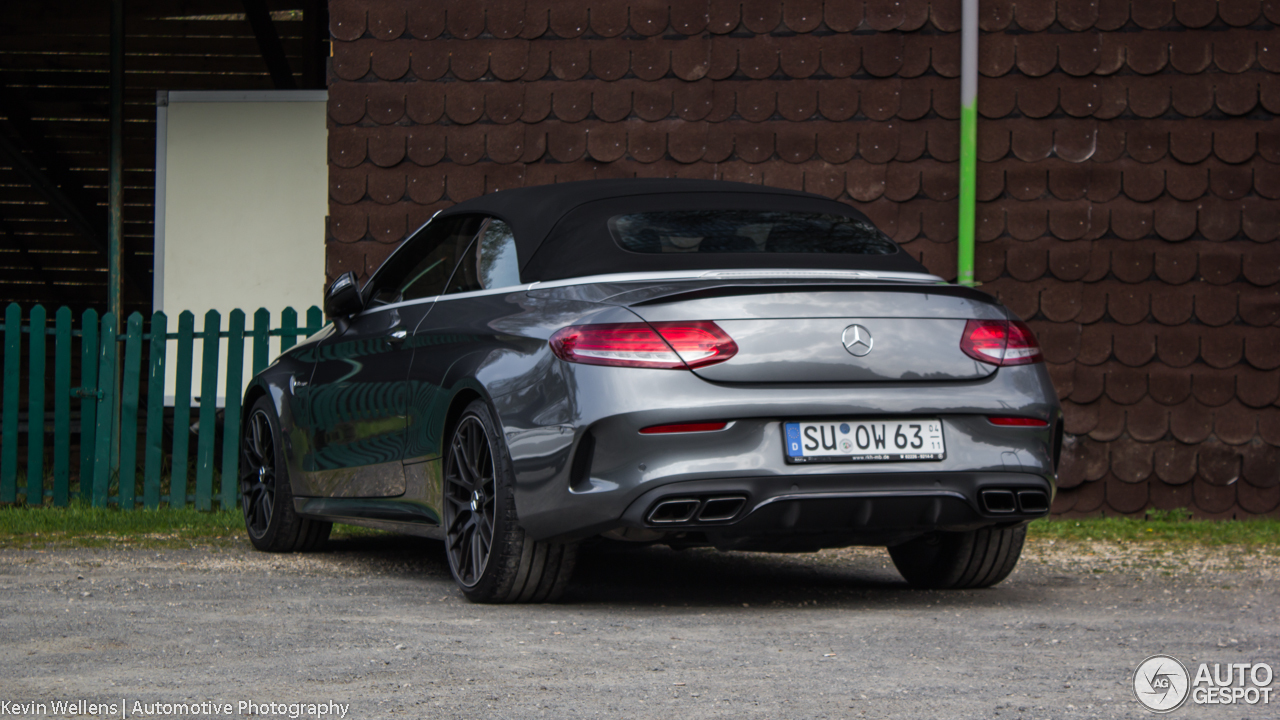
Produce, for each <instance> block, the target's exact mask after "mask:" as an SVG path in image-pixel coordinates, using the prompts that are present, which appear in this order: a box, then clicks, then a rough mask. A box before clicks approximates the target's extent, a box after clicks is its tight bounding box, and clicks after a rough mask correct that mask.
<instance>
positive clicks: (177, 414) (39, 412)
mask: <svg viewBox="0 0 1280 720" xmlns="http://www.w3.org/2000/svg"><path fill="white" fill-rule="evenodd" d="M306 319H307V322H306V325H305V326H301V327H300V326H299V325H298V313H297V311H296V310H294V309H293V308H286V309H285V310H284V311H283V312H281V314H280V326H279V327H277V328H272V327H270V324H271V314H270V313H269V312H268V311H267V310H266V309H259V310H257V311H256V312H255V313H254V314H253V327H252V328H251V329H246V327H245V313H244V311H243V310H232V311H231V312H230V313H229V315H228V318H227V326H226V329H225V330H224V329H223V328H222V316H221V314H219V313H218V311H216V310H210V311H209V312H207V313H205V315H204V327H203V329H202V330H200V331H199V332H197V331H196V330H195V316H194V315H193V314H192V313H191V312H189V311H184V312H182V313H181V314H179V315H178V327H177V332H169V319H168V317H167V316H166V315H165V314H164V313H163V312H157V313H155V314H153V315H152V316H151V320H150V323H148V324H146V325H145V327H144V322H143V316H142V315H141V314H139V313H133V314H132V315H130V316H129V317H128V319H127V321H126V322H125V323H124V331H123V332H121V333H119V334H117V333H116V331H115V328H116V319H115V316H114V315H112V314H111V313H106V314H105V315H103V316H102V317H101V318H99V317H98V313H97V311H95V310H86V311H84V313H83V314H82V315H81V317H80V323H79V327H73V319H72V312H71V309H70V308H67V307H62V308H59V309H58V311H57V312H56V313H55V314H54V318H53V325H52V327H50V326H49V323H48V317H47V315H46V313H45V309H44V308H43V307H41V306H39V305H37V306H35V307H33V308H32V309H31V312H30V313H29V314H28V316H27V318H25V319H24V318H23V317H22V310H21V308H20V307H19V306H18V305H17V304H16V303H11V304H9V306H8V307H7V308H6V309H5V314H4V324H3V325H0V331H2V332H3V338H4V383H3V395H2V396H0V503H14V502H18V501H19V499H20V497H22V496H25V502H26V504H28V505H38V504H42V503H43V502H44V501H45V499H46V498H49V499H51V501H52V503H53V504H54V505H66V504H67V503H68V501H69V500H70V498H71V496H72V487H73V486H72V478H73V473H74V477H75V479H76V480H77V481H78V482H79V496H80V497H81V498H82V499H83V500H84V501H86V502H88V503H91V504H92V505H93V506H95V507H106V506H107V505H109V504H114V505H117V506H119V507H120V508H122V509H132V508H136V507H147V508H155V507H158V506H159V505H160V503H168V505H170V506H171V507H184V506H186V505H187V504H188V502H189V501H191V500H194V502H195V507H196V508H197V509H199V510H209V509H212V507H213V505H214V503H215V502H217V503H218V504H219V505H221V507H222V508H224V509H228V508H232V507H235V505H236V502H237V500H238V495H239V489H238V487H237V478H236V474H237V473H236V471H235V468H236V467H237V466H238V463H239V442H240V437H239V435H240V433H239V430H240V425H239V423H238V422H235V421H232V422H226V423H222V425H224V431H223V433H222V447H221V448H218V447H217V430H218V426H219V424H220V423H219V422H218V418H217V412H218V410H217V405H216V398H217V395H218V375H219V372H218V365H219V359H218V356H219V348H220V346H223V345H222V343H223V341H225V343H226V344H225V346H224V347H225V348H226V357H227V368H226V375H225V386H224V392H225V397H226V401H225V409H224V411H225V417H226V418H232V419H237V418H239V416H240V397H241V388H242V387H243V384H244V379H245V375H244V355H245V352H244V351H245V343H246V341H248V342H251V343H252V345H251V351H252V361H251V364H252V372H253V373H257V372H258V371H259V370H261V369H263V368H265V367H266V366H267V362H268V360H269V356H270V350H269V342H270V340H269V338H271V337H279V338H280V350H281V351H284V350H287V349H289V348H291V347H293V346H294V345H295V344H296V343H297V341H298V338H302V337H307V336H308V335H311V334H313V333H315V332H316V331H318V330H319V329H320V327H321V325H322V323H323V316H322V314H321V312H320V308H318V307H314V306H313V307H311V308H309V309H308V310H307V318H306ZM24 338H25V339H26V341H25V342H24ZM50 339H52V347H49V346H48V343H49V341H50ZM197 339H199V340H201V341H202V346H203V347H202V352H201V357H200V368H201V372H200V378H201V382H200V388H199V395H198V396H196V397H195V398H193V397H192V384H193V380H192V379H193V377H194V375H193V368H194V363H193V361H194V358H193V357H192V355H193V349H194V342H195V340H197ZM168 340H177V352H176V357H169V355H170V353H169V352H168V345H169V343H168V342H167V341H168ZM24 345H25V350H26V352H25V357H26V365H25V368H24V366H23V362H22V361H23V357H24V352H23V351H24ZM76 346H78V348H77V347H76ZM77 349H78V351H79V353H78V355H75V354H73V353H75V351H76V350H77ZM50 351H52V366H53V377H52V383H53V385H52V388H50V387H49V385H48V383H49V380H50V378H49V374H48V372H47V369H48V365H49V360H50ZM144 355H145V356H146V361H145V364H144V361H143V356H144ZM75 358H78V359H79V385H77V386H74V387H73V386H72V385H71V382H72V377H71V376H72V371H73V365H74V364H75V363H73V359H75ZM167 362H174V363H176V387H175V392H174V403H173V416H172V428H173V432H172V438H173V440H172V446H171V447H168V448H166V447H165V442H164V440H165V427H166V423H165V407H164V395H165V366H166V363H167ZM24 369H25V371H26V393H25V395H24V393H23V392H22V390H23V370H24ZM116 377H119V378H120V383H119V388H118V392H119V397H116V394H117V384H116V382H114V378H116ZM144 377H145V380H144ZM50 390H52V392H50ZM24 397H25V400H26V403H25V410H26V411H25V413H24V412H21V411H22V403H21V401H22V400H23V399H24ZM48 398H51V399H52V405H53V407H52V408H48V407H46V404H47V403H46V399H48ZM193 399H196V400H198V401H199V407H198V409H197V412H198V413H199V414H198V416H197V419H198V427H199V430H198V433H197V434H196V439H195V445H196V447H195V463H194V467H191V465H192V463H191V462H190V460H191V457H190V451H191V435H192V433H191V432H189V431H188V428H189V426H190V424H191V412H192V400H193ZM73 402H78V403H79V411H80V412H79V423H78V433H77V432H74V431H73V415H72V407H73V405H72V404H73ZM50 410H52V414H50V412H49V411H50ZM24 416H25V420H26V427H27V431H26V468H25V469H26V473H25V487H20V483H19V479H20V473H19V471H20V468H19V463H18V460H19V448H20V444H19V435H20V434H21V422H20V421H21V420H22V419H23V418H24ZM140 429H141V430H142V432H143V433H144V437H143V438H142V448H143V452H142V457H139V453H138V446H139V442H138V441H139V431H140ZM77 435H78V437H77ZM73 439H78V440H79V462H78V464H73V463H72V440H73ZM47 447H52V453H50V456H51V459H52V462H51V463H50V464H51V465H52V467H51V468H48V467H46V463H45V455H46V448H47ZM166 451H167V452H166ZM218 452H221V467H222V468H224V469H229V471H227V470H224V472H223V473H221V475H220V477H216V476H218V475H219V474H218V473H216V472H215V465H216V464H218V463H216V462H215V461H216V459H217V458H216V457H215V453H218ZM166 458H168V459H169V463H168V468H170V471H169V472H168V473H166V472H165V467H166V463H165V460H166ZM215 479H217V480H219V481H220V482H219V483H217V484H219V485H220V487H215ZM192 481H194V486H193V488H192V487H191V486H192ZM46 485H48V487H46ZM166 485H167V487H168V492H167V493H164V492H162V490H163V489H164V487H165V486H166ZM189 490H190V492H189Z"/></svg>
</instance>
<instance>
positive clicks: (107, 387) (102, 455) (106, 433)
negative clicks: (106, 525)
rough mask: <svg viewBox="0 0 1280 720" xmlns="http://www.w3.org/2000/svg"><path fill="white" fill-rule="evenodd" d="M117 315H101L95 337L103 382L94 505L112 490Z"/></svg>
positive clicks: (103, 502)
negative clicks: (112, 430) (99, 343)
mask: <svg viewBox="0 0 1280 720" xmlns="http://www.w3.org/2000/svg"><path fill="white" fill-rule="evenodd" d="M115 327H116V316H115V315H114V314H113V313H110V312H108V313H105V314H104V315H103V316H102V330H101V334H100V335H99V336H98V337H99V339H100V340H101V341H102V342H101V348H100V349H99V351H98V378H99V379H100V380H104V381H105V382H103V383H102V400H100V401H98V427H97V429H96V430H95V431H94V434H95V436H96V437H95V438H94V440H95V443H94V453H93V493H92V495H91V496H90V502H91V503H92V505H93V506H94V507H100V508H101V507H106V506H107V498H108V497H109V496H110V494H111V493H110V490H111V444H112V443H111V425H112V421H113V419H114V418H115V383H114V382H112V378H114V377H115V376H116V333H115Z"/></svg>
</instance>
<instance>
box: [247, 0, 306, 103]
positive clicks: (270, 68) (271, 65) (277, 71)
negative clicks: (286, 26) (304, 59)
mask: <svg viewBox="0 0 1280 720" xmlns="http://www.w3.org/2000/svg"><path fill="white" fill-rule="evenodd" d="M244 14H245V16H246V17H247V18H248V20H249V25H250V26H251V27H252V28H253V36H254V37H255V38H257V40H258V50H259V51H261V52H262V59H263V60H265V61H266V63H267V72H269V73H271V82H272V83H273V84H274V85H275V86H276V89H277V90H297V89H298V84H297V83H296V82H294V79H293V70H291V69H290V68H289V58H288V57H286V56H285V54H284V44H283V43H281V42H280V34H279V33H277V32H276V25H275V23H274V22H272V20H271V13H270V12H268V11H267V4H266V2H264V0H244Z"/></svg>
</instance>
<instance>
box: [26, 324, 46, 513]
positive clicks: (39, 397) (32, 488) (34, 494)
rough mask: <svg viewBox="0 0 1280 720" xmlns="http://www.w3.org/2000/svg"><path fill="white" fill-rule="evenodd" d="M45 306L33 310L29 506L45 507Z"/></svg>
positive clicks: (29, 380) (28, 463)
mask: <svg viewBox="0 0 1280 720" xmlns="http://www.w3.org/2000/svg"><path fill="white" fill-rule="evenodd" d="M44 320H45V314H44V306H43V305H36V306H35V307H33V308H31V319H30V325H29V326H30V328H31V339H30V341H29V344H30V347H31V353H30V356H29V357H30V358H31V359H30V360H28V365H27V368H28V375H27V504H28V505H43V504H44V340H45V338H44Z"/></svg>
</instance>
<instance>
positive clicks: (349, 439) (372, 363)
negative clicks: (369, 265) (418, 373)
mask: <svg viewBox="0 0 1280 720" xmlns="http://www.w3.org/2000/svg"><path fill="white" fill-rule="evenodd" d="M481 223H482V218H478V217H476V216H471V215H463V216H454V217H448V218H444V219H440V220H437V221H433V222H431V223H428V224H427V225H426V226H424V227H423V228H422V229H421V230H419V231H418V232H417V233H415V234H414V235H413V236H412V237H411V238H410V239H409V240H407V241H405V245H404V247H402V248H400V249H398V250H397V251H396V253H394V254H393V255H392V257H391V258H389V259H388V260H387V262H386V263H384V265H383V267H381V268H379V270H378V271H377V272H376V273H375V274H374V276H373V277H372V278H371V279H370V280H369V285H368V286H367V287H366V288H364V289H363V290H362V296H363V297H364V298H365V309H364V310H363V311H361V312H360V313H359V314H357V315H356V316H355V317H353V318H352V319H351V320H350V322H349V324H348V326H347V327H346V328H345V329H344V330H343V331H342V332H336V331H335V332H334V333H333V334H332V335H330V336H329V337H328V338H326V339H325V340H324V341H323V342H322V343H321V345H320V346H319V347H318V348H317V350H316V357H317V359H316V364H315V369H314V370H313V372H312V376H311V387H310V388H309V393H308V396H309V399H310V402H309V438H308V440H309V446H310V447H309V451H310V452H308V453H307V455H306V456H305V459H304V462H303V469H304V474H305V475H306V481H307V482H306V484H307V486H308V490H309V493H310V494H312V495H315V496H321V497H370V498H374V497H396V496H399V495H402V494H404V492H405V476H404V470H403V466H402V464H401V461H402V459H403V457H404V453H405V439H406V432H407V430H408V423H409V414H408V412H407V407H408V394H407V389H406V386H405V382H406V380H407V378H408V377H409V369H410V367H411V363H412V359H413V353H414V349H413V343H412V342H409V339H410V337H411V334H412V331H413V329H414V328H415V327H416V326H417V325H418V324H419V323H420V322H421V320H422V319H423V318H424V317H425V316H426V315H427V313H428V312H430V309H431V305H432V304H433V303H434V301H435V298H436V297H437V296H438V295H440V294H441V293H442V292H444V290H445V287H446V284H447V282H448V280H449V278H450V276H451V275H452V272H453V270H454V267H455V266H456V265H457V262H458V259H459V257H460V255H461V253H462V251H463V250H464V249H465V248H467V247H468V246H469V245H470V243H471V241H472V239H473V238H474V237H475V233H476V230H477V229H478V227H479V226H480V224H481Z"/></svg>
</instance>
